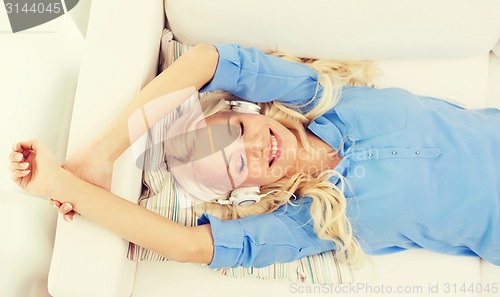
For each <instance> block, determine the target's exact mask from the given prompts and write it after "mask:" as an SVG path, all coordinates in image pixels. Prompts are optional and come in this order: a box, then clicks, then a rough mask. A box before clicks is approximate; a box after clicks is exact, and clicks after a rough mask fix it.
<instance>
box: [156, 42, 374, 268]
mask: <svg viewBox="0 0 500 297" xmlns="http://www.w3.org/2000/svg"><path fill="white" fill-rule="evenodd" d="M271 54H272V55H275V56H278V57H281V58H283V59H286V60H288V61H292V62H297V63H303V64H306V65H307V66H309V67H310V68H312V69H313V70H315V71H316V72H317V73H318V82H319V84H320V85H321V86H322V88H323V93H322V95H321V97H320V98H315V97H316V96H315V97H313V98H312V99H311V102H312V101H315V105H314V108H312V109H311V110H310V111H309V112H307V113H305V114H302V113H300V112H299V111H298V110H300V108H301V107H303V106H290V105H285V104H283V103H280V102H277V101H274V102H269V103H259V105H260V106H261V108H262V112H261V113H262V114H263V115H265V116H267V117H271V118H273V119H275V120H276V121H277V122H279V123H281V124H282V125H284V126H285V127H286V128H288V129H289V130H291V131H295V132H297V134H298V135H299V138H300V141H301V142H302V144H303V146H304V149H305V150H306V151H307V152H310V153H313V154H314V153H315V151H314V148H312V147H311V145H310V144H309V142H308V141H307V134H306V130H305V127H307V125H308V124H309V123H311V122H312V121H313V120H314V119H315V118H317V117H319V116H321V115H322V114H324V113H325V112H327V111H329V110H330V109H332V108H333V107H334V106H335V104H336V103H337V102H338V100H339V98H340V95H341V87H342V86H347V85H349V86H368V85H370V86H371V82H372V81H373V78H374V77H375V75H376V74H378V69H377V67H376V66H375V65H374V64H373V63H372V62H368V61H345V62H343V61H332V60H316V59H307V58H297V57H293V56H291V55H287V54H285V53H279V52H274V53H271ZM225 100H241V99H240V98H237V97H236V96H234V95H232V94H230V93H228V92H214V93H209V94H206V95H205V96H200V105H201V107H202V110H203V115H202V116H200V115H199V114H195V113H189V112H188V113H187V114H185V115H183V116H181V117H180V118H179V120H177V121H175V123H174V124H173V126H172V127H170V128H169V130H168V131H176V132H175V133H179V132H180V133H181V134H182V133H183V132H186V131H193V129H194V126H195V125H196V123H197V122H198V121H200V120H202V119H203V118H206V117H209V116H212V115H215V114H217V113H219V112H224V111H228V110H229V106H228V104H227V103H226V102H225ZM306 104H307V103H306ZM167 133H169V132H167ZM172 133H173V132H172ZM183 135H186V137H185V138H184V139H183V140H182V141H175V142H169V143H168V147H165V150H166V151H167V152H168V155H169V157H168V162H169V167H170V172H171V173H172V175H173V176H174V178H175V179H176V181H177V182H178V183H179V184H180V185H182V187H183V189H184V190H186V191H187V192H188V193H191V194H192V195H194V196H195V197H199V198H205V200H206V197H208V196H210V197H212V198H213V197H218V198H222V199H228V198H229V196H230V193H226V192H225V191H224V190H222V189H218V188H217V187H216V186H214V185H213V184H211V183H210V180H209V179H210V177H207V176H200V175H199V174H197V172H198V171H197V170H196V166H195V165H193V163H191V162H190V161H191V159H192V154H193V151H194V135H193V134H189V133H187V134H183ZM169 136H170V135H167V137H169ZM334 149H337V148H334ZM332 177H338V178H339V181H340V182H339V183H338V184H337V185H336V184H333V183H332V182H331V181H330V180H331V179H332ZM345 187H348V183H347V181H346V180H345V179H344V177H343V176H341V175H340V174H339V173H338V172H336V171H335V170H325V171H322V172H320V173H319V174H316V175H314V176H313V175H311V174H306V173H301V172H298V173H296V174H295V175H293V176H291V177H284V178H282V179H280V180H279V181H277V182H275V183H273V184H269V185H264V186H262V187H261V188H260V191H261V193H268V192H269V193H270V194H269V195H266V196H265V197H264V198H262V199H261V201H260V202H259V203H256V204H254V205H252V206H247V207H240V206H235V205H219V204H216V203H211V202H205V203H200V204H197V205H195V209H196V212H197V214H201V213H202V212H207V213H210V214H212V215H214V216H217V217H219V218H220V219H226V220H228V219H237V218H241V217H245V216H249V215H255V214H264V213H270V212H273V211H275V210H276V209H277V208H279V207H281V206H283V205H287V207H295V206H297V201H296V200H294V199H291V197H292V193H294V194H295V196H296V197H305V196H307V197H311V198H312V203H311V207H310V215H311V218H312V219H313V222H314V229H315V232H316V233H317V235H318V237H319V238H321V239H324V240H331V241H333V242H334V243H335V245H336V248H337V249H336V257H337V258H338V260H339V261H341V262H343V263H347V264H349V265H351V266H352V267H360V266H361V264H362V263H363V262H364V259H365V257H364V253H363V252H362V250H361V247H360V244H359V242H358V240H357V239H356V238H355V237H354V236H353V230H352V227H351V223H350V221H349V219H348V217H347V215H346V199H345V196H344V189H345ZM275 190H276V191H275Z"/></svg>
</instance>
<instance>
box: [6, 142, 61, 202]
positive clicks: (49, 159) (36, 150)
mask: <svg viewBox="0 0 500 297" xmlns="http://www.w3.org/2000/svg"><path fill="white" fill-rule="evenodd" d="M9 160H10V162H11V163H10V166H9V169H10V171H11V172H12V174H11V177H12V180H13V181H14V182H15V183H17V184H18V185H19V186H20V187H21V188H23V189H24V190H26V191H28V192H30V193H32V194H35V195H39V196H43V197H48V196H50V193H51V185H53V184H54V182H55V181H56V179H57V178H58V174H60V172H61V171H62V170H63V169H62V168H61V166H60V164H59V163H58V161H57V159H56V157H55V156H54V154H53V153H52V152H51V151H50V149H49V148H48V147H47V146H45V145H44V144H42V143H40V142H39V141H37V140H29V141H25V142H20V143H16V144H15V145H14V146H13V147H12V152H11V154H10V155H9Z"/></svg>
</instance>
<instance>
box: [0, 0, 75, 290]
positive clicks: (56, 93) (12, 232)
mask: <svg viewBox="0 0 500 297" xmlns="http://www.w3.org/2000/svg"><path fill="white" fill-rule="evenodd" d="M83 42H84V40H83V38H82V37H81V34H80V33H79V32H78V30H77V28H76V27H75V26H74V23H73V22H72V20H71V18H69V16H67V15H63V16H61V17H59V18H57V19H55V20H53V21H51V22H49V23H46V24H43V25H40V26H37V27H35V28H32V29H28V30H26V31H23V32H18V33H15V34H13V33H11V28H10V24H9V22H8V18H7V13H6V11H5V6H4V5H0V53H1V54H0V98H1V99H0V101H1V108H0V127H1V128H0V129H1V131H2V132H1V133H2V134H1V135H2V136H1V138H0V156H1V158H0V160H1V162H0V238H1V241H2V244H1V245H0V295H1V296H2V297H19V296H23V297H49V294H48V291H47V275H48V271H49V264H50V258H51V255H52V249H53V245H54V236H55V228H56V216H57V214H56V211H55V210H54V209H53V208H52V207H51V206H50V204H49V203H48V202H47V201H46V200H45V199H43V200H42V199H40V198H38V197H33V196H31V195H29V194H27V193H25V192H23V191H22V190H21V189H19V188H18V187H17V186H16V185H15V184H14V183H12V182H10V172H9V171H8V170H7V167H8V166H9V163H8V161H7V156H8V153H9V152H10V150H11V147H12V145H13V144H14V143H15V142H17V141H20V140H25V139H31V138H38V139H40V140H41V141H43V142H44V143H46V144H47V145H48V146H49V147H50V148H52V149H53V151H54V152H55V154H56V156H57V158H58V159H59V160H60V161H63V160H64V159H65V158H66V146H67V141H68V134H69V123H70V119H71V114H72V108H73V98H74V95H75V91H76V83H77V79H78V72H79V68H80V56H81V53H82V47H83Z"/></svg>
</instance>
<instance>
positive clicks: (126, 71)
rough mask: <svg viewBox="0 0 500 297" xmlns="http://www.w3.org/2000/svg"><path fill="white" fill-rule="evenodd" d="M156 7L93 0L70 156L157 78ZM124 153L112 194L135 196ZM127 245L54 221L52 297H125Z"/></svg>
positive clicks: (130, 269)
mask: <svg viewBox="0 0 500 297" xmlns="http://www.w3.org/2000/svg"><path fill="white" fill-rule="evenodd" d="M163 11H164V10H163V4H162V1H142V2H140V3H139V2H136V1H130V2H127V1H125V2H123V1H118V0H108V1H93V3H92V6H91V10H90V17H89V24H88V29H87V39H86V44H85V50H84V54H83V58H82V66H81V71H80V76H79V81H78V88H77V93H76V98H75V104H74V109H73V117H72V120H71V129H70V135H69V144H68V154H69V155H71V153H72V152H74V151H76V150H78V149H79V148H81V147H83V146H84V144H86V143H88V142H89V141H90V140H91V139H92V138H93V137H94V136H95V135H96V134H97V133H98V132H99V131H100V129H102V128H103V127H104V126H105V125H106V124H107V123H108V122H109V121H110V120H111V119H112V118H113V117H114V116H116V115H117V114H118V112H119V111H120V110H121V109H122V108H123V107H124V106H125V105H126V104H127V102H129V101H130V100H131V99H132V98H134V96H135V95H136V94H137V93H138V92H139V91H140V90H141V88H142V87H144V86H145V85H146V84H147V83H148V82H149V81H150V80H151V79H152V78H153V77H155V76H156V74H157V65H158V56H159V45H160V38H161V33H162V29H163V27H164V12H163ZM132 159H133V158H132V155H131V152H130V150H128V151H126V152H125V153H124V154H123V155H122V156H121V157H120V158H119V159H118V160H117V162H116V163H115V168H114V173H113V181H112V192H113V193H115V194H117V195H118V196H121V197H124V198H125V199H129V200H136V199H137V198H138V196H139V193H140V186H141V170H139V169H138V168H137V167H136V166H135V162H134V161H133V160H132ZM127 248H128V242H126V241H124V240H122V239H121V238H119V237H118V236H116V235H114V234H112V233H111V232H109V231H108V230H106V229H103V228H101V227H100V226H98V225H96V224H94V223H92V222H90V221H88V220H86V219H85V218H82V217H78V216H75V219H74V221H73V222H72V223H67V222H65V221H64V220H62V218H61V217H60V218H59V221H58V226H57V230H56V240H55V246H54V252H53V257H52V263H51V268H50V273H49V292H50V293H51V295H53V296H54V297H70V296H73V297H74V296H106V297H114V296H117V297H118V296H130V292H131V291H132V286H133V280H134V276H135V263H133V262H130V261H128V260H127V257H126V255H127Z"/></svg>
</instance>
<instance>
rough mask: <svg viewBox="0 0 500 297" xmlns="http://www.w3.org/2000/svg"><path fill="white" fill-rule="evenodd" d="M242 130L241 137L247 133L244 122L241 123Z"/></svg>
mask: <svg viewBox="0 0 500 297" xmlns="http://www.w3.org/2000/svg"><path fill="white" fill-rule="evenodd" d="M240 129H241V134H240V136H243V133H244V132H245V125H243V122H240Z"/></svg>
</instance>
